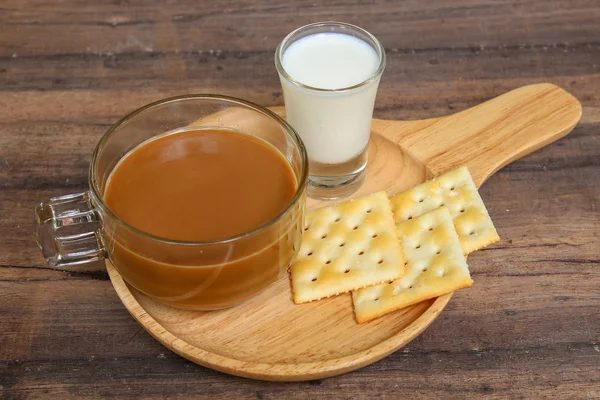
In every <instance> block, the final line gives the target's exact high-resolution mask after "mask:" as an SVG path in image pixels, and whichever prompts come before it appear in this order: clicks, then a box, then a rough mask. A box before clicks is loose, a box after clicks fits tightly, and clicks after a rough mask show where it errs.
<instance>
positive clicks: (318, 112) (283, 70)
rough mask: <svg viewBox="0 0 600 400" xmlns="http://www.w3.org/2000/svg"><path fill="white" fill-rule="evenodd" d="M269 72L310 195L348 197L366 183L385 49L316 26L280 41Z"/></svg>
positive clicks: (344, 27) (352, 31) (357, 33)
mask: <svg viewBox="0 0 600 400" xmlns="http://www.w3.org/2000/svg"><path fill="white" fill-rule="evenodd" d="M275 66H276V67H277V71H278V72H279V77H280V80H281V86H282V88H283V97H284V101H285V112H286V118H287V120H288V122H289V123H290V124H291V125H292V127H294V128H295V129H296V131H297V132H298V134H299V135H300V137H301V138H302V140H303V142H304V144H305V146H306V149H307V151H308V158H309V162H310V164H309V178H308V179H309V180H308V183H309V186H308V194H309V195H310V196H311V197H316V198H323V199H335V198H340V197H344V196H347V195H349V194H351V193H353V192H354V191H356V190H357V189H358V188H359V187H360V185H361V183H362V182H363V180H364V176H365V169H366V166H367V155H368V149H369V138H370V134H371V119H372V117H373V107H374V104H375V96H376V94H377V87H378V86H379V80H380V78H381V74H382V73H383V70H384V68H385V50H384V48H383V46H382V45H381V43H380V42H379V41H378V40H377V38H375V36H373V35H372V34H370V33H369V32H367V31H365V30H364V29H362V28H359V27H357V26H354V25H350V24H345V23H341V22H319V23H315V24H310V25H306V26H303V27H301V28H298V29H296V30H295V31H293V32H292V33H290V34H289V35H288V36H286V37H285V39H283V41H282V42H281V43H280V44H279V46H278V47H277V50H276V52H275Z"/></svg>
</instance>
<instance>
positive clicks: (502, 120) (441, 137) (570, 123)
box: [373, 83, 581, 186]
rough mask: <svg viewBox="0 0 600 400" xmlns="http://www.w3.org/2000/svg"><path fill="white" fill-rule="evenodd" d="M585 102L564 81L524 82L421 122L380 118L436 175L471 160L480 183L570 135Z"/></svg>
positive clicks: (379, 127)
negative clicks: (524, 84) (447, 113)
mask: <svg viewBox="0 0 600 400" xmlns="http://www.w3.org/2000/svg"><path fill="white" fill-rule="evenodd" d="M580 117H581V104H580V103H579V101H577V99H576V98H575V97H573V96H572V95H571V94H569V93H568V92H566V91H565V90H563V89H561V88H559V87H558V86H555V85H552V84H549V83H542V84H536V85H529V86H524V87H521V88H519V89H515V90H513V91H510V92H508V93H506V94H503V95H501V96H498V97H496V98H494V99H492V100H489V101H487V102H485V103H482V104H480V105H478V106H475V107H473V108H470V109H468V110H465V111H461V112H458V113H456V114H453V115H448V116H444V117H440V118H432V119H428V120H421V121H384V120H374V121H373V130H374V131H377V132H379V133H381V134H382V135H384V136H386V137H387V138H388V139H390V140H393V141H394V142H396V143H399V144H400V146H401V147H402V148H403V149H404V150H405V151H406V152H408V153H410V154H411V155H413V156H414V157H416V158H417V159H419V160H421V161H422V162H423V163H425V164H426V165H427V166H428V168H429V169H430V170H431V171H432V172H433V173H434V175H438V174H441V173H443V172H445V171H447V170H449V169H452V168H455V167H458V166H460V165H467V166H468V167H469V169H470V170H471V173H472V174H473V179H474V180H475V183H476V184H477V186H480V185H481V184H482V183H483V182H484V181H485V180H486V179H487V178H488V177H489V176H491V175H492V174H493V173H494V172H496V171H497V170H499V169H500V168H502V167H503V166H505V165H507V164H509V163H510V162H512V161H514V160H516V159H518V158H521V157H523V156H525V155H527V154H529V153H531V152H533V151H535V150H537V149H539V148H541V147H543V146H545V145H547V144H549V143H551V142H553V141H555V140H558V139H559V138H561V137H563V136H565V135H567V134H568V133H569V132H570V131H571V130H572V129H573V128H574V127H575V125H576V124H577V122H578V121H579V118H580Z"/></svg>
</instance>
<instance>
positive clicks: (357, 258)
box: [290, 191, 405, 304]
mask: <svg viewBox="0 0 600 400" xmlns="http://www.w3.org/2000/svg"><path fill="white" fill-rule="evenodd" d="M304 231H305V232H304V238H303V240H302V246H301V247H300V251H299V253H298V256H297V257H296V259H295V260H294V262H293V263H292V266H291V268H290V273H291V280H292V292H293V297H294V302H295V303H296V304H300V303H306V302H309V301H313V300H318V299H321V298H324V297H329V296H333V295H336V294H339V293H344V292H349V291H351V290H354V289H358V288H361V287H365V286H369V285H375V284H378V283H381V282H385V281H389V280H393V279H396V278H399V277H400V276H402V274H403V273H404V270H405V268H404V258H403V255H402V250H401V248H400V242H399V241H398V236H397V234H396V228H395V224H394V216H393V215H392V209H391V205H390V201H389V198H388V196H387V194H386V192H385V191H381V192H377V193H373V194H371V195H369V196H365V197H362V198H359V199H355V200H351V201H347V202H344V203H339V204H336V205H333V206H329V207H325V208H321V209H318V210H315V211H312V212H310V213H308V214H307V216H306V222H305V228H304Z"/></svg>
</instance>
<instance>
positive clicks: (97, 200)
mask: <svg viewBox="0 0 600 400" xmlns="http://www.w3.org/2000/svg"><path fill="white" fill-rule="evenodd" d="M207 99H210V100H222V101H224V102H227V103H231V104H237V105H240V106H243V107H246V108H250V109H253V110H254V111H257V112H259V113H261V114H263V115H265V116H267V117H269V118H271V119H273V120H275V121H276V122H277V123H278V124H279V125H280V126H281V127H282V128H283V129H284V130H285V131H286V133H287V134H288V135H289V136H290V137H291V139H292V140H293V141H294V143H295V144H296V146H297V147H298V150H299V152H300V157H301V171H300V178H299V180H298V187H297V188H296V192H295V193H294V196H293V197H292V198H291V199H290V200H289V202H288V204H287V205H286V207H285V208H284V209H283V210H282V211H281V212H279V213H278V214H277V215H275V216H274V217H272V218H271V219H270V220H268V221H267V222H265V223H263V224H262V225H259V226H258V227H256V228H253V229H251V230H249V231H246V232H242V233H240V234H237V235H234V236H230V237H227V238H224V239H221V240H210V241H187V240H175V239H169V238H165V237H161V236H157V235H153V234H151V233H148V232H145V231H143V230H141V229H139V228H136V227H135V226H133V225H130V224H128V223H127V222H125V221H123V220H122V219H121V218H120V217H119V216H117V215H116V214H115V213H114V212H113V211H112V210H111V209H110V208H109V207H108V206H107V205H106V203H105V202H104V199H103V196H102V194H101V193H100V188H99V185H98V182H97V176H96V173H97V169H96V162H97V160H98V157H99V154H100V151H101V150H102V149H103V148H104V146H105V145H106V143H107V142H108V140H109V139H110V137H111V136H112V135H113V134H114V133H115V132H116V131H117V129H118V128H120V127H121V126H122V125H124V124H125V123H127V122H128V121H130V120H131V119H133V118H135V117H136V116H137V115H139V114H141V113H143V112H145V111H148V110H150V109H152V108H154V107H157V106H161V105H164V104H168V103H172V102H178V101H182V100H207ZM286 161H287V160H286ZM307 181H308V155H307V151H306V147H305V146H304V142H303V141H302V139H301V138H300V135H298V133H297V132H296V131H295V130H294V128H292V126H291V125H290V124H289V123H287V122H286V121H285V120H284V119H283V118H281V117H280V116H279V115H277V114H275V113H274V112H273V111H271V110H269V109H267V108H265V107H262V106H259V105H258V104H255V103H252V102H250V101H248V100H243V99H240V98H237V97H232V96H225V95H219V94H185V95H179V96H172V97H167V98H164V99H161V100H157V101H154V102H152V103H149V104H146V105H145V106H142V107H139V108H137V109H135V110H134V111H132V112H130V113H129V114H127V115H125V116H124V117H122V118H121V119H119V120H118V121H117V122H116V123H114V124H113V125H112V126H111V127H110V128H109V129H108V130H107V131H106V132H105V133H104V135H102V137H101V138H100V140H99V141H98V144H97V145H96V147H95V148H94V152H93V153H92V160H91V163H90V171H89V175H88V185H89V187H90V192H91V194H92V198H93V200H94V204H93V205H94V206H95V207H98V208H100V209H101V210H102V212H103V213H105V214H107V215H108V216H109V217H110V218H112V219H114V220H115V221H116V222H117V223H118V224H119V225H121V226H122V227H124V228H126V229H128V230H130V231H132V232H133V233H135V234H137V235H141V236H143V237H145V238H148V239H151V240H154V241H158V242H161V243H164V244H169V245H183V246H199V245H204V246H206V245H219V244H226V243H231V242H235V241H237V240H240V239H244V238H246V237H250V236H253V235H255V234H257V233H259V232H261V231H263V230H265V229H267V228H269V227H270V226H272V225H273V224H275V223H276V222H277V221H279V220H280V219H281V218H282V217H284V216H285V215H286V214H287V213H289V212H290V211H291V209H292V208H293V207H294V206H295V205H296V204H297V203H298V201H299V200H300V199H301V198H302V196H303V195H304V192H305V188H306V185H307Z"/></svg>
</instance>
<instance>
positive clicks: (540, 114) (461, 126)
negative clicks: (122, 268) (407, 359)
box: [106, 84, 581, 381]
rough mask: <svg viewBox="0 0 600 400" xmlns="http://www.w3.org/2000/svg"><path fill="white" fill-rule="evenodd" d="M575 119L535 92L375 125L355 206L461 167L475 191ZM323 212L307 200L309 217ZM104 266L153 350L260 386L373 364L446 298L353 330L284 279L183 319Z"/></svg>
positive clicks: (345, 317)
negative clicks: (156, 345)
mask: <svg viewBox="0 0 600 400" xmlns="http://www.w3.org/2000/svg"><path fill="white" fill-rule="evenodd" d="M275 110H276V111H277V112H279V113H282V112H283V109H282V108H278V109H275ZM580 116H581V105H580V104H579V102H578V101H577V99H575V98H574V97H573V96H571V95H570V94H569V93H567V92H566V91H564V90H562V89H560V88H559V87H557V86H554V85H551V84H538V85H531V86H525V87H522V88H519V89H516V90H513V91H511V92H509V93H506V94H504V95H502V96H499V97H497V98H495V99H493V100H490V101H488V102H486V103H483V104H481V105H478V106H476V107H473V108H471V109H468V110H466V111H462V112H459V113H457V114H453V115H449V116H446V117H440V118H433V119H427V120H421V121H384V120H373V125H372V140H371V146H370V150H369V164H368V168H367V176H366V179H365V183H364V185H363V186H362V187H361V189H360V190H359V191H358V192H357V193H356V194H354V196H353V197H357V196H361V195H364V194H367V193H371V192H374V191H377V190H380V189H387V190H388V193H390V194H394V193H397V192H400V191H402V190H405V189H407V188H409V187H412V186H414V185H416V184H418V183H421V182H423V181H425V180H427V179H428V178H430V177H432V176H435V175H438V174H441V173H443V172H445V171H447V170H450V169H452V168H455V167H458V166H460V165H467V166H468V167H469V169H470V171H471V174H472V175H473V178H474V179H475V183H476V184H477V186H478V187H479V186H480V185H481V184H483V182H484V181H485V180H486V179H487V178H488V177H489V176H490V175H492V174H493V173H494V172H495V171H497V170H498V169H500V168H502V167H503V166H505V165H506V164H508V163H510V162H512V161H514V160H516V159H518V158H520V157H523V156H525V155H526V154H529V153H531V152H533V151H535V150H537V149H539V148H540V147H542V146H545V145H547V144H549V143H551V142H553V141H555V140H557V139H559V138H561V137H563V136H565V135H566V134H568V133H569V132H570V131H571V130H572V129H573V128H574V126H575V125H576V124H577V122H578V120H579V118H580ZM324 203H325V202H323V201H314V200H309V202H308V207H309V209H310V208H315V207H318V206H320V205H322V204H324ZM493 217H494V216H493V215H492V218H493ZM106 264H107V270H108V273H109V275H110V279H111V281H112V283H113V285H114V287H115V290H116V291H117V294H118V295H119V297H120V298H121V300H122V301H123V304H125V307H127V310H129V312H130V313H131V315H133V317H134V318H135V319H136V320H137V321H138V322H139V323H140V324H141V325H142V326H143V327H144V328H145V329H146V330H147V331H148V332H149V333H150V334H151V335H152V336H153V337H154V338H155V339H156V340H158V341H159V342H161V343H162V344H164V345H165V346H166V347H167V348H169V349H170V350H172V351H174V352H175V353H177V354H179V355H181V356H183V357H185V358H187V359H189V360H191V361H193V362H195V363H198V364H200V365H203V366H205V367H209V368H213V369H216V370H219V371H222V372H226V373H229V374H233V375H239V376H243V377H248V378H254V379H261V380H275V381H300V380H309V379H318V378H324V377H328V376H333V375H338V374H341V373H344V372H348V371H352V370H355V369H357V368H360V367H363V366H365V365H368V364H371V363H373V362H375V361H377V360H380V359H381V358H383V357H385V356H387V355H388V354H390V353H392V352H394V351H396V350H398V349H399V348H401V347H402V346H404V345H405V344H407V343H408V342H410V341H411V340H412V339H414V338H415V337H416V336H417V335H419V334H420V333H421V332H422V331H423V330H424V329H425V328H427V326H429V324H431V322H433V320H435V318H436V317H437V316H438V315H439V314H440V312H441V311H442V310H443V309H444V307H445V306H446V304H447V303H448V301H449V300H450V298H451V297H452V294H448V295H445V296H441V297H438V298H436V299H432V300H429V301H424V302H422V303H419V304H416V305H414V306H411V307H407V308H405V309H403V310H400V311H397V312H394V313H391V314H388V315H386V316H384V317H381V318H378V319H376V320H374V321H371V322H368V323H365V324H362V325H358V324H357V323H356V322H355V320H354V316H353V311H352V302H351V299H350V296H349V295H348V294H346V295H340V296H337V297H334V298H330V299H325V300H321V301H316V302H312V303H308V304H302V305H295V304H294V303H293V302H292V300H291V291H290V283H289V277H288V276H287V274H284V275H283V276H281V278H280V279H279V280H278V281H277V282H276V283H274V284H273V285H271V286H270V287H269V288H267V290H266V291H265V292H263V293H262V294H260V295H259V296H257V297H255V298H253V299H251V300H249V301H248V302H246V303H244V304H242V305H240V306H237V307H234V308H230V309H226V310H221V311H210V312H198V311H185V310H179V309H174V308H171V307H168V306H165V305H162V304H160V303H157V302H156V301H154V300H152V299H150V298H149V297H147V296H145V295H143V294H141V293H140V292H138V291H136V290H135V289H133V288H131V287H129V286H128V285H127V284H126V283H125V282H124V281H123V279H122V278H121V276H120V275H119V273H118V272H117V271H116V270H115V269H114V267H113V266H112V265H111V264H110V262H107V263H106ZM475 284H477V282H475ZM467 290H468V289H467Z"/></svg>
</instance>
